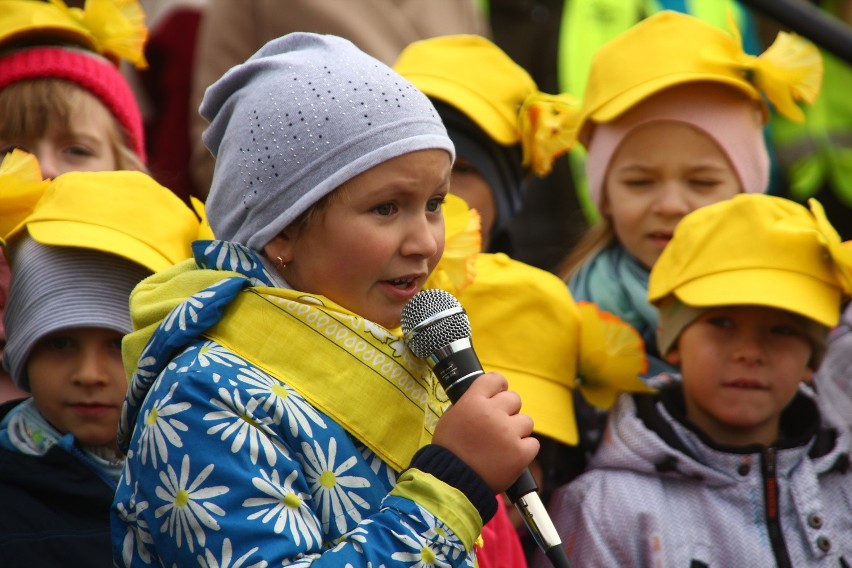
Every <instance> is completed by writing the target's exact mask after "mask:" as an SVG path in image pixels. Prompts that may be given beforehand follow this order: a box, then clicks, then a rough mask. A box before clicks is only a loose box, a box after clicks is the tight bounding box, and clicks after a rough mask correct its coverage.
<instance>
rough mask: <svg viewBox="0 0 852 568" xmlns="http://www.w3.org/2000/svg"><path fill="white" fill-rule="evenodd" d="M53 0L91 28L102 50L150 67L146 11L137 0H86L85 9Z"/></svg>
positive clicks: (69, 15)
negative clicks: (146, 55)
mask: <svg viewBox="0 0 852 568" xmlns="http://www.w3.org/2000/svg"><path fill="white" fill-rule="evenodd" d="M50 2H51V4H53V5H54V6H56V7H57V8H59V9H60V10H62V11H64V12H66V14H67V15H68V17H69V18H73V19H74V20H76V21H77V22H79V24H80V25H82V26H83V27H85V28H86V29H88V30H89V32H90V33H91V34H92V37H93V39H94V42H95V49H96V50H97V51H98V52H99V53H101V54H103V55H105V56H107V57H113V58H121V59H126V60H127V61H129V62H130V63H132V64H133V65H135V66H136V67H137V68H139V69H145V68H147V67H148V62H147V61H146V60H145V50H144V47H145V41H146V40H147V39H148V29H147V27H146V26H145V12H144V11H143V10H142V6H140V4H139V2H137V1H136V0H86V4H85V6H84V8H83V9H82V10H81V9H80V8H69V7H68V5H67V4H65V2H63V0H50Z"/></svg>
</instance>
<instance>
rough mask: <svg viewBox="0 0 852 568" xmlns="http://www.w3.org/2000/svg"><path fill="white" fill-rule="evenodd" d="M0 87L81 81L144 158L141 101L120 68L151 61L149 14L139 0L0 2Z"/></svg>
mask: <svg viewBox="0 0 852 568" xmlns="http://www.w3.org/2000/svg"><path fill="white" fill-rule="evenodd" d="M0 5H2V6H0V48H2V49H4V50H7V51H4V52H3V53H2V55H0V89H3V88H5V87H7V86H9V85H11V84H12V83H16V82H18V81H25V80H28V79H44V78H55V79H65V80H66V81H71V82H73V83H76V84H77V85H79V86H80V87H82V88H83V89H85V90H86V91H88V92H90V93H92V94H93V95H94V96H96V97H97V98H98V99H99V100H100V101H101V102H102V103H103V104H104V105H106V107H107V109H109V111H110V112H111V113H112V114H113V116H115V118H116V119H117V120H118V122H119V124H121V126H122V127H123V128H124V131H125V133H126V135H127V139H128V141H129V143H130V146H131V148H132V149H133V150H134V151H135V152H136V154H138V155H139V157H140V158H141V160H142V161H143V162H145V134H144V130H143V126H142V116H141V113H140V111H139V105H138V103H137V101H136V98H135V96H134V94H133V91H132V90H131V89H130V85H129V84H128V82H127V79H125V77H124V76H123V75H122V74H121V72H120V71H119V64H120V62H121V60H122V59H125V60H127V61H129V62H130V63H133V64H134V65H136V66H137V67H139V68H144V67H146V66H147V62H146V61H145V54H144V45H145V41H146V40H147V37H148V30H147V28H146V27H145V14H144V12H143V11H142V7H141V6H140V5H139V3H138V1H136V0H86V4H85V7H84V8H83V9H82V10H81V9H79V8H69V7H68V6H67V5H66V4H65V3H64V2H63V1H62V0H54V1H52V2H43V1H38V0H2V2H0Z"/></svg>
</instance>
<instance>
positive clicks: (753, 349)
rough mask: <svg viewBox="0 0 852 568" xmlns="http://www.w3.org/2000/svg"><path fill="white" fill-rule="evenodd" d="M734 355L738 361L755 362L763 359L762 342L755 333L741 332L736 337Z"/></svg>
mask: <svg viewBox="0 0 852 568" xmlns="http://www.w3.org/2000/svg"><path fill="white" fill-rule="evenodd" d="M734 357H735V358H736V359H737V360H738V361H742V362H744V363H748V364H756V363H759V362H761V361H763V344H762V342H761V340H760V337H759V336H758V334H757V333H753V332H743V333H741V334H740V336H739V338H738V339H737V343H736V347H735V349H734Z"/></svg>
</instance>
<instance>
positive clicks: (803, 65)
mask: <svg viewBox="0 0 852 568" xmlns="http://www.w3.org/2000/svg"><path fill="white" fill-rule="evenodd" d="M728 26H729V28H730V31H731V34H732V35H733V36H734V39H735V40H736V41H737V45H738V46H739V49H738V50H737V51H736V52H731V50H730V49H724V48H723V47H722V46H719V45H714V46H708V48H707V49H706V50H705V51H704V54H703V56H704V57H705V58H706V59H707V60H708V61H712V62H714V63H718V64H721V65H726V66H728V67H730V68H732V69H739V70H741V72H742V75H743V79H744V80H746V81H749V82H750V83H752V84H753V85H754V86H755V87H756V88H757V89H758V90H760V91H761V92H762V93H763V94H764V95H765V96H766V98H767V99H768V100H769V102H770V103H772V106H773V107H775V110H777V111H778V112H779V113H780V114H782V115H784V116H785V117H787V118H788V119H790V120H793V121H795V122H801V121H803V120H804V118H805V114H804V112H802V109H800V108H799V106H798V104H797V103H799V102H803V103H807V104H813V103H814V101H816V98H817V96H818V95H819V91H820V88H821V86H822V75H823V63H822V55H821V54H820V52H819V49H817V47H816V46H815V45H814V44H812V43H811V42H809V41H808V40H806V39H804V38H802V37H800V36H798V35H796V34H791V33H787V32H779V33H778V35H777V36H776V38H775V41H774V42H773V43H772V45H770V46H769V48H767V49H766V51H764V52H763V53H762V54H761V55H760V56H758V57H754V56H753V55H749V54H747V53H746V52H745V51H744V50H743V49H742V39H741V35H740V32H739V29H738V28H737V25H736V22H735V21H734V20H733V18H731V17H729V19H728ZM735 49H736V48H735Z"/></svg>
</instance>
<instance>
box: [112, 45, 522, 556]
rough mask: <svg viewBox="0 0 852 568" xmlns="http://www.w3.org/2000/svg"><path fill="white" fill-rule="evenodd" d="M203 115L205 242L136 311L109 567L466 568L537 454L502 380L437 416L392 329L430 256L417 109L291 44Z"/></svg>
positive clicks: (348, 58)
mask: <svg viewBox="0 0 852 568" xmlns="http://www.w3.org/2000/svg"><path fill="white" fill-rule="evenodd" d="M200 110H201V113H202V115H203V116H205V117H206V118H207V119H208V120H209V121H210V126H209V127H208V129H207V130H206V131H205V133H204V142H205V144H206V145H207V147H208V148H209V149H210V151H211V152H212V153H213V155H214V156H215V158H216V166H215V172H214V175H213V183H212V186H211V189H210V193H209V195H208V198H207V201H206V210H207V217H208V219H209V221H210V226H211V227H212V230H213V234H214V235H215V236H216V238H217V239H218V240H214V241H198V242H196V243H195V245H194V249H193V253H194V255H193V256H194V257H193V259H192V260H191V261H189V262H187V263H184V264H182V265H181V266H179V267H175V268H174V269H171V270H167V271H165V272H162V273H160V274H158V275H155V276H153V277H151V278H150V279H148V280H147V281H146V282H145V283H143V284H142V285H140V286H139V287H138V288H137V289H136V290H135V291H134V293H133V295H132V296H131V301H130V302H131V315H132V317H133V320H134V326H135V327H136V328H137V331H136V332H134V333H133V334H131V335H130V336H128V337H127V338H126V339H125V342H124V360H125V362H126V364H127V365H128V366H129V367H130V368H131V369H132V378H131V384H130V389H129V392H128V397H127V400H126V403H125V407H124V408H125V412H124V414H123V416H122V423H121V427H120V433H119V443H120V446H121V447H123V448H126V449H127V451H128V452H127V453H128V458H127V461H126V463H125V470H124V475H123V478H122V480H123V481H122V483H120V484H119V487H118V490H117V492H116V496H115V501H114V505H113V516H112V520H113V556H114V559H115V562H116V565H119V566H131V565H132V566H139V565H143V564H148V563H151V564H158V565H165V566H172V565H176V566H187V565H194V564H196V563H197V562H199V558H202V559H204V562H205V563H206V564H208V565H214V564H215V565H220V566H221V565H226V564H229V563H230V564H233V562H234V559H239V562H241V563H243V564H246V565H254V564H268V565H270V566H291V565H292V566H295V565H306V564H311V563H316V564H317V565H320V564H325V565H328V566H347V565H351V566H386V567H388V568H390V567H397V566H405V567H414V566H427V565H434V566H437V565H440V566H448V567H456V566H474V565H475V562H476V553H475V550H474V544H475V543H476V541H477V539H478V537H479V535H480V533H481V531H482V526H483V523H485V522H487V521H488V520H489V519H491V518H492V516H493V515H494V514H495V511H496V508H497V504H496V503H497V501H496V499H495V495H496V494H498V493H500V492H502V491H504V490H505V489H506V488H507V487H509V486H510V485H511V484H512V483H513V482H514V481H515V480H516V479H517V478H518V477H519V476H520V474H521V472H522V471H523V470H524V468H526V467H527V465H528V464H529V463H530V461H532V459H533V457H534V456H535V453H536V451H537V450H538V442H537V441H536V440H535V439H533V438H531V437H530V433H531V432H532V421H531V420H530V419H529V417H528V416H526V415H524V414H520V413H519V411H520V398H519V397H518V396H517V394H516V393H513V392H511V391H509V390H507V389H508V387H507V385H506V380H505V378H504V377H502V376H501V375H499V374H497V373H486V374H485V375H483V376H482V377H479V378H478V379H477V380H476V381H475V382H474V384H473V385H472V386H471V387H470V389H469V390H468V391H467V392H466V393H465V394H464V396H462V397H461V398H460V399H459V400H458V401H457V402H456V403H454V404H453V405H452V406H450V407H449V409H448V410H446V412H444V411H445V409H447V407H448V405H449V401H448V400H447V397H446V394H445V393H444V392H443V389H440V388H438V387H439V383H438V381H437V379H436V378H435V377H434V376H433V375H432V374H431V372H430V371H429V368H428V366H427V365H426V363H425V362H423V361H421V360H419V359H417V358H416V357H415V356H414V355H413V354H412V353H411V351H410V350H408V348H407V347H406V346H405V342H404V340H403V337H402V332H401V330H400V329H399V326H400V320H401V317H402V310H403V307H404V306H405V304H406V303H407V302H408V301H409V300H410V299H411V298H412V297H413V296H414V295H415V294H417V293H418V292H419V291H420V290H421V288H422V287H423V284H424V283H425V281H426V279H427V278H428V277H429V275H430V273H431V272H432V271H433V270H434V268H435V266H436V264H437V263H438V261H439V259H440V258H441V255H442V253H443V250H444V235H445V233H444V231H445V227H444V220H443V214H442V204H443V202H444V199H445V197H446V195H447V193H448V191H449V185H450V170H451V166H452V161H453V158H454V148H453V144H452V141H451V140H450V139H449V137H448V136H447V133H446V129H445V127H444V125H443V124H442V123H441V120H440V118H439V116H438V114H437V112H436V111H435V109H434V107H433V106H432V104H431V103H430V102H429V100H428V98H427V97H426V96H425V95H423V93H421V92H419V91H418V90H417V89H416V88H415V87H414V86H413V85H412V84H411V83H410V82H408V81H406V80H405V79H404V78H403V77H402V76H400V75H399V74H398V73H396V72H394V71H393V70H392V69H391V68H389V67H388V66H386V65H384V64H382V63H381V62H379V61H378V60H377V59H375V58H373V57H370V56H369V55H367V54H366V53H364V52H363V51H361V50H360V49H358V48H357V47H356V46H355V45H354V44H353V43H351V42H350V41H347V40H345V39H342V38H339V37H336V36H330V35H320V34H312V33H292V34H288V35H286V36H283V37H281V38H278V39H275V40H272V41H270V42H269V43H267V44H266V45H265V46H264V47H263V48H261V49H260V50H259V51H258V52H257V53H256V54H254V55H253V56H252V57H250V58H249V59H248V60H247V61H245V62H244V63H241V64H239V65H237V66H235V67H233V68H231V70H229V71H228V72H227V73H226V74H225V75H224V76H223V77H222V78H221V79H219V80H218V81H217V82H216V83H214V84H213V85H212V86H211V87H210V88H209V89H207V91H206V94H205V96H204V100H203V102H202V105H201V109H200ZM483 379H484V380H483Z"/></svg>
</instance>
